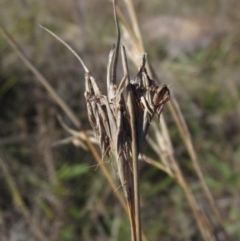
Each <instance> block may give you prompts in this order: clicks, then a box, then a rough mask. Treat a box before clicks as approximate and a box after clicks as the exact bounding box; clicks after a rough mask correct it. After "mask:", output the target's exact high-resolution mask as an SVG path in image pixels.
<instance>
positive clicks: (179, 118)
mask: <svg viewBox="0 0 240 241" xmlns="http://www.w3.org/2000/svg"><path fill="white" fill-rule="evenodd" d="M169 108H170V110H171V113H172V114H173V118H174V119H175V122H176V124H177V126H178V129H179V130H180V132H181V136H182V138H183V141H184V142H185V145H186V147H187V149H188V152H189V155H190V156H191V160H192V162H193V166H194V168H195V171H196V173H197V175H198V177H199V179H200V182H201V185H202V188H203V190H204V192H205V194H206V197H207V199H208V200H209V203H210V205H211V207H212V209H213V211H214V213H215V216H216V217H217V220H218V222H219V224H220V226H221V228H222V230H223V231H224V233H225V235H226V236H227V233H226V231H225V228H224V225H223V221H222V217H221V215H220V212H219V210H218V208H217V205H216V202H215V200H214V198H213V196H212V193H211V192H210V190H209V188H208V186H207V184H206V181H205V179H204V176H203V173H202V170H201V168H200V165H199V161H198V158H197V154H196V152H195V149H194V147H193V143H192V138H191V135H190V132H189V130H188V127H187V124H186V122H185V120H184V117H183V115H182V112H181V110H180V107H179V105H178V103H177V101H176V99H175V97H174V96H173V98H172V103H170V104H169Z"/></svg>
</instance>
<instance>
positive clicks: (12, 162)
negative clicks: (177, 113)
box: [0, 0, 240, 241]
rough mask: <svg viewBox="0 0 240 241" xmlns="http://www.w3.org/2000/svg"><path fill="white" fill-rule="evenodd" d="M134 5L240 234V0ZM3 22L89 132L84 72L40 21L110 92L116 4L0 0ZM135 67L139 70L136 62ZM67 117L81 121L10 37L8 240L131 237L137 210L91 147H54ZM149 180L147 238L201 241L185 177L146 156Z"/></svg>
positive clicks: (181, 152)
mask: <svg viewBox="0 0 240 241" xmlns="http://www.w3.org/2000/svg"><path fill="white" fill-rule="evenodd" d="M118 2H119V3H120V6H121V5H122V4H121V1H118ZM134 4H135V8H136V11H137V15H138V16H137V17H138V20H139V23H140V27H141V30H142V35H143V39H144V44H145V47H146V50H147V53H148V58H149V60H150V61H151V63H152V65H153V67H154V69H155V71H156V72H157V74H158V76H160V79H161V81H162V82H163V83H166V84H167V85H171V88H170V89H171V91H172V92H174V94H175V95H176V98H177V100H178V102H179V105H180V107H181V109H182V111H183V114H184V117H185V119H186V121H187V124H188V126H189V129H190V132H191V135H192V136H193V143H194V147H195V149H196V151H197V154H198V157H199V160H200V164H201V168H202V170H203V173H204V176H205V178H206V181H207V183H208V185H209V187H210V190H211V192H212V194H213V196H214V198H215V200H216V203H217V205H218V207H219V210H220V212H221V214H222V216H223V217H224V224H225V227H226V229H227V231H228V233H229V234H230V235H231V236H232V237H233V240H240V228H239V227H240V161H239V157H240V146H239V141H240V125H239V121H240V105H239V104H240V102H239V98H240V97H239V95H240V68H239V66H240V54H239V53H240V28H239V26H240V2H239V1H237V0H214V1H207V0H203V1H189V0H178V1H177V0H171V1H163V0H161V1H159V0H152V1H143V0H135V1H134ZM123 12H124V13H126V10H125V9H124V8H123ZM0 24H1V25H2V26H3V27H4V28H6V29H7V30H8V31H9V33H10V34H11V35H12V36H13V38H14V39H15V40H16V42H18V43H19V44H20V46H21V47H22V49H23V51H24V52H25V54H26V55H27V56H28V57H29V58H30V59H31V60H32V61H33V62H34V63H35V65H36V66H37V67H38V69H39V70H40V71H41V73H42V74H43V75H44V76H45V77H46V78H47V79H48V81H49V83H50V84H51V86H53V87H54V89H55V90H56V91H57V93H58V94H59V95H60V96H61V97H62V98H63V99H64V100H65V101H66V102H67V103H68V105H69V106H70V107H71V108H72V109H73V110H74V112H75V113H76V114H77V116H78V117H79V119H80V121H81V122H82V124H83V126H84V128H85V129H89V128H90V126H89V123H88V120H87V113H86V106H85V101H84V98H83V93H84V71H83V69H82V67H81V66H80V65H79V62H78V61H77V60H76V59H75V57H74V56H73V55H72V54H71V53H70V52H69V50H67V49H66V48H65V47H64V46H63V45H62V44H60V43H59V42H57V41H56V40H55V39H54V38H53V37H52V36H50V35H49V34H47V33H46V32H45V31H43V30H42V29H41V28H39V26H38V24H42V25H44V26H46V27H48V28H50V29H51V30H52V31H54V32H55V33H56V34H58V35H59V36H60V37H61V38H62V39H64V40H65V41H67V42H68V43H69V44H70V45H71V46H72V47H73V48H74V49H75V50H77V52H78V53H79V55H80V56H81V57H82V59H83V60H84V62H85V63H86V65H87V66H88V68H89V69H90V70H91V72H92V73H93V75H94V77H95V78H96V80H97V82H98V83H99V85H101V88H102V90H105V87H106V86H105V76H106V63H107V59H108V52H109V50H110V48H111V47H112V44H113V43H115V41H116V33H115V26H114V20H113V13H112V5H111V3H110V2H109V1H107V0H98V1H87V0H69V1H64V0H55V1H47V0H41V1H34V0H19V1H16V0H1V1H0ZM131 73H133V74H132V77H134V75H135V73H136V69H135V68H133V67H132V70H131ZM57 114H62V115H63V118H64V121H65V122H66V123H67V124H68V125H70V126H71V123H70V121H69V120H68V118H66V116H65V115H64V114H63V113H62V111H61V110H60V108H59V107H58V106H57V105H56V104H55V102H54V101H53V100H52V98H51V96H49V94H48V93H47V92H46V90H45V89H44V88H43V87H42V86H41V85H40V84H39V83H38V81H37V79H36V78H35V76H34V75H33V74H32V73H31V72H30V71H29V70H28V69H27V68H26V66H25V65H24V64H23V63H22V61H20V59H19V58H18V57H17V55H16V53H15V52H14V51H13V50H12V49H11V48H10V46H9V45H8V43H7V42H6V41H5V40H4V39H3V38H2V36H0V127H1V128H0V183H1V185H0V240H3V241H23V240H46V239H45V237H47V240H50V241H52V240H59V241H74V240H84V241H85V240H86V241H88V240H96V241H97V240H99V241H100V240H112V241H114V240H128V238H129V232H130V231H129V223H128V219H127V216H126V215H125V213H124V212H123V211H122V208H121V207H120V205H119V203H118V201H117V200H116V198H115V196H114V194H113V192H112V190H111V189H110V187H108V185H107V182H106V179H105V177H104V176H103V174H102V173H101V170H100V169H99V168H97V169H96V167H95V166H94V165H95V164H96V163H95V161H94V158H93V157H92V155H91V154H90V153H89V152H87V151H85V150H83V149H82V148H77V147H76V146H75V145H73V144H72V143H68V144H66V145H63V146H52V144H53V143H55V142H56V141H59V140H61V139H64V138H67V137H68V134H67V133H66V132H65V131H64V130H63V129H62V127H61V126H60V125H59V123H58V121H57V119H56V115H57ZM164 115H165V118H166V121H167V124H168V128H169V130H170V133H171V138H172V141H173V144H174V149H175V156H176V157H177V159H178V160H179V161H180V163H179V164H180V166H181V168H182V170H183V172H184V175H185V177H186V179H187V181H188V183H189V185H190V187H191V188H192V190H194V191H195V194H196V198H197V200H198V201H199V203H200V204H201V208H203V209H204V210H205V211H206V212H207V210H208V209H209V204H208V203H207V202H206V200H205V197H204V196H203V194H202V191H201V190H200V188H199V181H198V179H197V178H196V176H195V174H193V171H192V170H193V167H192V165H191V163H190V161H189V156H188V154H187V152H186V150H185V147H184V145H183V143H182V141H181V139H180V137H179V134H178V132H177V130H176V126H175V125H174V124H173V119H172V117H171V115H170V114H169V110H168V109H167V108H165V109H164ZM72 127H73V126H72ZM150 135H151V131H150ZM146 151H147V152H149V153H150V154H149V155H151V150H148V147H146ZM106 166H108V167H109V170H112V168H111V165H110V164H109V163H106ZM112 172H114V171H113V170H112ZM140 177H141V187H140V188H141V198H142V199H141V209H142V222H143V230H144V232H145V234H146V236H147V237H148V239H149V240H160V239H161V240H164V241H168V240H169V241H172V240H179V241H180V240H201V238H200V234H199V232H198V229H197V226H196V223H195V220H194V219H193V216H192V214H191V211H190V208H189V205H188V203H187V202H186V198H185V196H184V194H183V192H182V190H181V188H180V187H179V186H178V185H176V183H175V181H174V180H173V179H171V178H170V177H169V176H168V175H166V174H165V173H163V172H160V171H159V170H157V169H156V168H154V167H152V166H150V165H149V164H147V163H141V170H140ZM217 231H218V230H216V232H217ZM126 237H127V238H126Z"/></svg>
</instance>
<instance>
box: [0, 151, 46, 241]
mask: <svg viewBox="0 0 240 241" xmlns="http://www.w3.org/2000/svg"><path fill="white" fill-rule="evenodd" d="M4 158H5V157H4V155H3V153H2V151H0V167H1V169H2V171H3V175H4V178H5V181H6V183H7V186H8V189H9V192H10V194H11V196H12V198H13V202H14V204H15V205H16V207H17V208H18V209H19V210H20V211H21V212H22V213H23V215H24V217H25V218H26V220H27V222H28V224H29V226H30V229H31V232H32V234H33V236H34V237H35V238H36V239H37V240H40V241H48V239H47V237H46V236H45V235H44V234H43V233H42V232H41V231H40V230H39V229H38V227H37V225H36V224H35V222H34V221H33V220H32V218H31V215H30V213H29V212H28V209H27V207H26V204H25V202H24V200H23V198H22V196H21V193H20V192H19V190H18V188H17V186H16V184H15V182H14V180H13V178H12V176H11V174H10V173H9V171H8V167H7V165H6V163H5V161H4Z"/></svg>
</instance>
